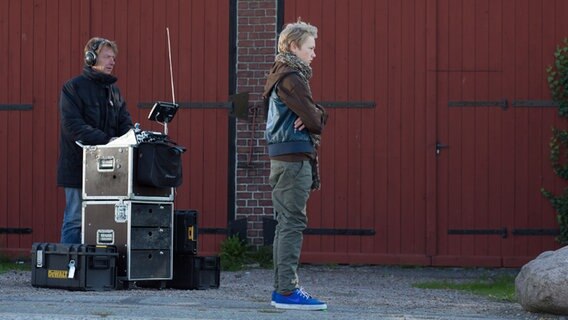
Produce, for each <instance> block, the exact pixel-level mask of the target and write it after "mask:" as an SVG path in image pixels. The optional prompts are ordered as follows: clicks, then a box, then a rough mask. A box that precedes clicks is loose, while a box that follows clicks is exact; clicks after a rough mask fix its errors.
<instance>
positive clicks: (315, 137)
mask: <svg viewBox="0 0 568 320" xmlns="http://www.w3.org/2000/svg"><path fill="white" fill-rule="evenodd" d="M275 61H276V62H280V63H283V64H285V65H287V66H289V67H290V68H292V69H294V70H295V71H297V72H298V74H299V75H300V79H302V80H303V81H304V83H305V84H306V86H307V87H308V90H309V92H310V95H311V89H310V82H309V80H310V78H311V77H312V67H310V66H309V65H307V64H306V63H305V62H304V61H302V59H300V58H298V56H296V55H295V54H293V53H290V52H283V53H279V54H278V55H277V56H276V59H275ZM316 107H319V106H317V105H316ZM310 138H311V140H312V143H313V145H314V149H315V152H314V153H315V154H314V158H313V159H312V160H311V161H310V162H311V165H312V187H311V189H312V191H313V190H319V189H320V188H321V179H320V174H319V159H318V152H317V150H318V148H319V146H320V142H321V136H320V135H319V134H313V133H310Z"/></svg>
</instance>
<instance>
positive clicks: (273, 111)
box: [264, 86, 314, 157]
mask: <svg viewBox="0 0 568 320" xmlns="http://www.w3.org/2000/svg"><path fill="white" fill-rule="evenodd" d="M276 90H277V86H275V87H274V89H273V90H272V93H271V94H270V98H269V102H268V117H267V119H266V131H265V132H264V138H265V139H266V141H267V143H268V155H269V156H270V157H273V156H279V155H284V154H291V153H313V152H314V146H313V144H312V141H311V138H310V134H309V133H308V130H307V129H304V130H302V131H299V130H296V129H294V121H296V119H297V118H298V116H297V115H296V114H295V113H294V112H292V110H290V108H288V107H287V106H286V104H285V103H284V102H282V100H280V97H279V96H278V94H277V93H276Z"/></svg>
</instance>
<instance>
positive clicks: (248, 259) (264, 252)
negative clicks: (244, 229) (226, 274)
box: [219, 235, 272, 271]
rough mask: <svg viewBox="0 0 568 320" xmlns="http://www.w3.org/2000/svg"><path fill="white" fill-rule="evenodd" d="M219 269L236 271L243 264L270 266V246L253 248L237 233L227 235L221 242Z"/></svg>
mask: <svg viewBox="0 0 568 320" xmlns="http://www.w3.org/2000/svg"><path fill="white" fill-rule="evenodd" d="M219 256H220V257H221V269H223V270H224V271H238V270H242V269H243V268H244V267H245V266H248V265H252V264H258V266H260V267H261V268H272V247H271V246H264V247H260V248H255V247H251V246H248V245H247V244H246V242H245V241H243V240H241V239H240V238H239V237H238V235H233V236H230V237H227V239H225V240H224V241H223V242H222V243H221V251H220V253H219Z"/></svg>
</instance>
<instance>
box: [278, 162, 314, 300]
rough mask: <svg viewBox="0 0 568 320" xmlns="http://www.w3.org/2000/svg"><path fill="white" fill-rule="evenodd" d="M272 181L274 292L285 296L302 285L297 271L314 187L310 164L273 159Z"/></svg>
mask: <svg viewBox="0 0 568 320" xmlns="http://www.w3.org/2000/svg"><path fill="white" fill-rule="evenodd" d="M269 180H270V186H271V187H272V204H273V206H274V210H275V211H276V213H277V216H276V220H277V221H278V224H277V225H276V230H275V234H274V243H273V248H272V249H273V250H274V252H273V257H274V290H275V291H276V292H278V293H281V294H282V293H286V292H290V291H293V290H294V289H295V288H297V287H298V286H299V279H298V273H297V270H298V264H299V262H300V252H301V251H302V241H303V236H302V232H303V231H304V229H306V227H307V225H308V216H307V214H306V204H307V202H308V198H309V197H310V189H311V186H312V167H311V165H310V161H307V160H306V161H299V162H285V161H278V160H270V178H269Z"/></svg>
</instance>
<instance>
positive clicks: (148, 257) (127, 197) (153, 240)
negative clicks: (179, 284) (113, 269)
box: [82, 144, 174, 287]
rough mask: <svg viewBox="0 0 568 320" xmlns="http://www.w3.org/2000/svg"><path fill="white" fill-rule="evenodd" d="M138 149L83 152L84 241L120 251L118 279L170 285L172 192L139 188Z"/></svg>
mask: <svg viewBox="0 0 568 320" xmlns="http://www.w3.org/2000/svg"><path fill="white" fill-rule="evenodd" d="M137 156H138V150H137V147H136V145H123V146H117V145H110V144H109V145H102V146H85V147H84V148H83V212H82V215H83V219H82V220H83V226H82V227H83V228H82V230H83V231H82V242H83V243H84V244H89V245H105V246H109V245H112V246H116V247H117V250H118V260H117V279H118V280H119V282H120V283H119V284H122V285H123V286H124V287H128V286H129V283H130V282H131V281H137V280H170V279H172V275H173V214H174V202H173V201H174V189H173V188H157V187H150V186H145V185H141V184H139V183H138V181H137V179H136V168H137Z"/></svg>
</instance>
